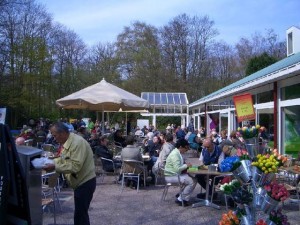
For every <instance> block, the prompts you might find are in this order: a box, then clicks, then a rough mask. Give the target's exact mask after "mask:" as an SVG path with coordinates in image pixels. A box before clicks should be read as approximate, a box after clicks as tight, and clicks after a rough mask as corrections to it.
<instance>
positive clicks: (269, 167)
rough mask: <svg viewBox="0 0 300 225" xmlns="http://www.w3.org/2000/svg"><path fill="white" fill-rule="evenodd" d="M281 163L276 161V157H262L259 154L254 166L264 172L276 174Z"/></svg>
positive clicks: (253, 163)
mask: <svg viewBox="0 0 300 225" xmlns="http://www.w3.org/2000/svg"><path fill="white" fill-rule="evenodd" d="M279 165H280V162H279V161H278V160H277V159H276V157H275V156H274V155H269V154H266V155H262V154H258V155H257V156H256V158H255V159H254V162H252V166H256V167H257V168H258V169H260V170H261V171H262V172H264V173H266V174H268V173H276V172H277V171H278V167H279Z"/></svg>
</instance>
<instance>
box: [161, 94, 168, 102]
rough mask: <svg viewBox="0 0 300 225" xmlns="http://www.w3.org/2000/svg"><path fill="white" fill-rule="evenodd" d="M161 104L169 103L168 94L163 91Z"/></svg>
mask: <svg viewBox="0 0 300 225" xmlns="http://www.w3.org/2000/svg"><path fill="white" fill-rule="evenodd" d="M161 104H167V94H166V93H161Z"/></svg>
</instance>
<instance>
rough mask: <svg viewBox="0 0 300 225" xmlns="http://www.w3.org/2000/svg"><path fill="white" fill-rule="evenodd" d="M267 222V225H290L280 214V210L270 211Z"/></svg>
mask: <svg viewBox="0 0 300 225" xmlns="http://www.w3.org/2000/svg"><path fill="white" fill-rule="evenodd" d="M268 220H269V221H268V225H290V223H289V222H288V218H287V216H286V215H284V214H282V212H281V209H278V210H272V211H271V212H270V214H269V219H268Z"/></svg>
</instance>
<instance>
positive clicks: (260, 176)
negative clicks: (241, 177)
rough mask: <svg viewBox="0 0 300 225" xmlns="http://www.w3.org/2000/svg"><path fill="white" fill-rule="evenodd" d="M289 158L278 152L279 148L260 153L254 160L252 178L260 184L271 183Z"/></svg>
mask: <svg viewBox="0 0 300 225" xmlns="http://www.w3.org/2000/svg"><path fill="white" fill-rule="evenodd" d="M286 160H287V158H286V157H285V156H282V155H280V154H279V153H278V151H277V149H274V150H269V151H268V152H267V153H266V154H264V155H262V154H258V155H257V156H256V157H255V158H254V160H253V162H252V166H253V167H252V179H253V180H254V181H255V183H256V184H257V185H259V186H264V185H266V184H269V183H270V182H271V181H272V180H274V179H275V173H277V171H278V168H279V167H281V166H282V165H283V164H284V162H285V161H286Z"/></svg>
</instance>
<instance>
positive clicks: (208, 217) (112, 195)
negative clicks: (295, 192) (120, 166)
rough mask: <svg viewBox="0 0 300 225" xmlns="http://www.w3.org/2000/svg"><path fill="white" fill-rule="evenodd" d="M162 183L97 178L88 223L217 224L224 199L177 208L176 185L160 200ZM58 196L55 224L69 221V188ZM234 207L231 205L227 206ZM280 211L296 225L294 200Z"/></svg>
mask: <svg viewBox="0 0 300 225" xmlns="http://www.w3.org/2000/svg"><path fill="white" fill-rule="evenodd" d="M163 188H164V186H163V185H156V186H155V185H150V186H146V187H141V188H140V190H139V192H137V191H136V190H135V189H132V188H130V187H125V188H124V189H123V191H121V185H120V184H116V183H115V178H114V177H113V176H105V177H104V180H103V181H102V177H99V176H98V177H97V188H96V191H95V193H94V198H93V200H92V202H91V206H90V210H89V215H90V221H91V224H94V225H99V224H105V225H116V224H118V225H135V224H144V225H169V224H170V225H171V224H172V225H174V224H180V225H182V224H185V225H193V224H195V225H196V224H213V225H215V224H216V225H217V224H218V223H219V220H220V219H221V217H222V214H223V213H226V212H227V210H226V207H225V203H224V200H223V199H224V198H223V197H222V196H219V198H218V200H216V203H217V204H219V205H220V206H221V209H220V210H218V209H214V208H210V207H196V208H193V207H192V206H188V207H181V206H178V205H177V204H175V203H174V201H175V195H176V194H177V193H178V187H170V188H169V191H168V194H167V196H166V200H165V201H161V196H162V193H163ZM200 191H201V190H200V186H199V185H197V186H196V188H195V190H194V192H193V195H192V196H193V198H192V199H191V200H192V201H193V202H196V201H197V198H196V197H195V196H196V194H197V193H199V192H200ZM59 198H60V200H61V203H62V211H60V210H59V209H57V215H56V223H57V224H60V225H67V224H70V225H71V224H73V212H74V208H73V207H74V204H73V192H72V190H71V189H68V188H64V189H61V192H60V193H59ZM229 209H232V210H233V209H234V208H229ZM283 213H284V214H286V215H287V217H288V219H289V222H290V224H292V225H297V224H300V213H299V207H298V205H297V204H295V203H285V204H284V205H283ZM257 217H258V218H260V217H262V218H265V214H264V213H263V212H259V211H258V213H257ZM48 224H53V213H52V212H51V211H48V210H47V209H46V210H45V212H44V214H43V225H48Z"/></svg>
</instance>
